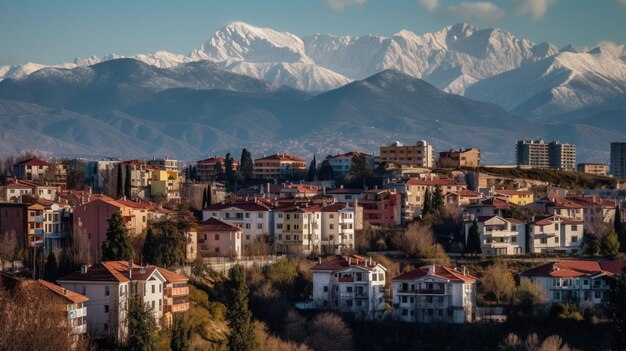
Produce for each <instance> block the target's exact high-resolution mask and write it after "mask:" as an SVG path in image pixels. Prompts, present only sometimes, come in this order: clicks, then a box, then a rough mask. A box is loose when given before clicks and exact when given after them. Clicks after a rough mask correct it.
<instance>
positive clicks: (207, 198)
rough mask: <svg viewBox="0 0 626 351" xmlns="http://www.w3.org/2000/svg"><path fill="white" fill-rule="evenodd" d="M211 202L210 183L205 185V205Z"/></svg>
mask: <svg viewBox="0 0 626 351" xmlns="http://www.w3.org/2000/svg"><path fill="white" fill-rule="evenodd" d="M212 203H213V195H212V194H211V184H209V185H207V186H206V207H209V206H211V204H212Z"/></svg>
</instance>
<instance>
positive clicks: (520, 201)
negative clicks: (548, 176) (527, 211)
mask: <svg viewBox="0 0 626 351" xmlns="http://www.w3.org/2000/svg"><path fill="white" fill-rule="evenodd" d="M494 193H495V195H496V196H499V197H501V198H503V199H504V200H505V201H506V202H509V203H512V204H514V205H517V206H524V205H528V204H530V203H532V202H533V201H534V199H535V196H534V195H533V193H532V191H528V190H509V189H496V190H494Z"/></svg>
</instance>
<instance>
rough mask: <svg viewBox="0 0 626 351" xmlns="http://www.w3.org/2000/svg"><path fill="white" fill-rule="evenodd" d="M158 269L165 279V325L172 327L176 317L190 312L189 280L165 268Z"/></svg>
mask: <svg viewBox="0 0 626 351" xmlns="http://www.w3.org/2000/svg"><path fill="white" fill-rule="evenodd" d="M156 268H157V270H158V271H159V273H161V275H162V276H163V277H164V278H165V294H164V295H163V300H164V303H163V304H164V305H165V309H164V312H163V324H164V325H165V326H166V327H171V326H172V325H173V322H174V318H175V317H176V316H180V315H183V314H185V313H187V311H189V284H188V282H189V278H187V277H185V276H183V275H180V274H177V273H174V272H172V271H169V270H167V269H165V268H161V267H156Z"/></svg>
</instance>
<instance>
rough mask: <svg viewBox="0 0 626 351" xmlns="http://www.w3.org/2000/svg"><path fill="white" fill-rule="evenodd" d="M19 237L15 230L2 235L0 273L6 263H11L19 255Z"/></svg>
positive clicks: (0, 236)
mask: <svg viewBox="0 0 626 351" xmlns="http://www.w3.org/2000/svg"><path fill="white" fill-rule="evenodd" d="M18 252H19V251H18V245H17V235H16V234H15V231H14V230H11V231H9V232H6V233H4V234H0V271H2V270H4V262H5V261H6V262H11V261H13V260H15V259H16V258H17V255H18Z"/></svg>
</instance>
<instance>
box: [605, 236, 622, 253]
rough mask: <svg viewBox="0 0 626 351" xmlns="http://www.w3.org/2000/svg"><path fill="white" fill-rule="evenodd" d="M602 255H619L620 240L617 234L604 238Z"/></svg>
mask: <svg viewBox="0 0 626 351" xmlns="http://www.w3.org/2000/svg"><path fill="white" fill-rule="evenodd" d="M601 245H602V253H603V254H605V255H617V254H618V253H619V240H618V239H617V234H616V233H615V232H610V233H609V234H607V235H605V236H604V238H602V243H601Z"/></svg>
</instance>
